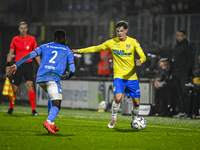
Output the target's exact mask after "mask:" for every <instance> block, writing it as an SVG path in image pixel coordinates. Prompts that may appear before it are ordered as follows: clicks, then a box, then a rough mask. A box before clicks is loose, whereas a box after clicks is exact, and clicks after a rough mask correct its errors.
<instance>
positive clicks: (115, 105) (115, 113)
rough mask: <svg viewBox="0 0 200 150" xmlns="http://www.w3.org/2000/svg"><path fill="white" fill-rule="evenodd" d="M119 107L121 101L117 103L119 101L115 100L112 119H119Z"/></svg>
mask: <svg viewBox="0 0 200 150" xmlns="http://www.w3.org/2000/svg"><path fill="white" fill-rule="evenodd" d="M119 107H120V103H119V104H117V103H115V101H113V103H112V120H115V121H117V112H118V110H119Z"/></svg>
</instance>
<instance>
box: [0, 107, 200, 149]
mask: <svg viewBox="0 0 200 150" xmlns="http://www.w3.org/2000/svg"><path fill="white" fill-rule="evenodd" d="M7 110H8V106H5V105H0V149H1V150H40V149H42V150H70V149H77V150H82V149H83V150H90V149H95V150H99V149H100V150H106V149H109V150H111V149H113V150H118V149H120V150H128V149H131V150H162V149H166V150H180V149H185V150H199V149H200V142H199V139H200V119H197V120H184V119H173V118H164V117H149V116H144V118H145V119H146V120H147V127H146V129H145V130H136V129H132V128H131V127H130V122H131V119H130V116H122V115H121V113H119V114H118V121H117V124H116V125H115V128H114V129H108V128H107V124H108V122H109V121H110V119H111V113H110V112H106V113H98V112H97V111H88V110H71V109H61V111H60V114H59V115H58V117H57V119H56V120H55V123H56V126H58V127H59V128H60V131H59V132H57V133H56V134H55V135H54V134H49V133H48V132H47V131H46V130H45V129H43V127H42V124H43V122H44V121H45V120H46V118H47V108H44V107H37V111H38V113H39V116H31V108H30V107H28V106H26V107H23V106H15V108H14V112H13V115H7V114H6V113H7Z"/></svg>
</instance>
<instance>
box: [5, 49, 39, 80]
mask: <svg viewBox="0 0 200 150" xmlns="http://www.w3.org/2000/svg"><path fill="white" fill-rule="evenodd" d="M36 56H38V52H37V51H35V50H34V51H32V52H30V53H29V54H27V55H26V56H24V57H22V58H21V59H20V60H19V61H17V62H16V63H15V64H13V65H12V66H10V67H6V75H8V76H10V75H11V74H12V73H13V74H15V72H16V71H17V67H19V66H20V65H21V64H22V63H24V62H25V61H27V60H29V59H32V58H34V57H36Z"/></svg>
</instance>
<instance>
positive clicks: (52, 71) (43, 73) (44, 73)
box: [35, 42, 74, 82]
mask: <svg viewBox="0 0 200 150" xmlns="http://www.w3.org/2000/svg"><path fill="white" fill-rule="evenodd" d="M35 52H36V53H37V54H38V55H40V57H41V63H40V67H39V69H38V73H37V82H46V81H60V77H61V76H62V74H63V72H64V71H65V68H66V65H67V63H68V64H71V63H74V56H73V54H72V52H71V50H70V49H69V48H68V47H67V46H65V45H62V44H58V43H56V42H52V43H48V44H44V45H41V46H40V47H37V48H36V49H35Z"/></svg>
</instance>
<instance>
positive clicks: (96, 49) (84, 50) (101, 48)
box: [72, 42, 109, 53]
mask: <svg viewBox="0 0 200 150" xmlns="http://www.w3.org/2000/svg"><path fill="white" fill-rule="evenodd" d="M108 49H109V47H108V46H107V43H106V42H105V43H102V44H100V45H98V46H90V47H87V48H82V49H78V50H76V49H73V50H72V53H95V52H100V51H105V50H108Z"/></svg>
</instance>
